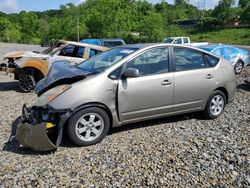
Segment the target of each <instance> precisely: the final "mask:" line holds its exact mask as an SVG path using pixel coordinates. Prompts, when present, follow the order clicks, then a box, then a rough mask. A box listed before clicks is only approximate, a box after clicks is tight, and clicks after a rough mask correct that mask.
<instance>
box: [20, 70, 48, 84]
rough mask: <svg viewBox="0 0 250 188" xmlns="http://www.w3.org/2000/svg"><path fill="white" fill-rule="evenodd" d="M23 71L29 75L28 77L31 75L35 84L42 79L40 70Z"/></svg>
mask: <svg viewBox="0 0 250 188" xmlns="http://www.w3.org/2000/svg"><path fill="white" fill-rule="evenodd" d="M23 71H24V72H26V73H28V74H30V75H32V76H33V77H34V79H35V81H36V82H38V81H39V80H41V79H43V78H44V75H43V73H42V72H41V71H40V70H38V69H36V68H33V67H24V68H23Z"/></svg>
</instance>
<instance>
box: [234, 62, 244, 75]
mask: <svg viewBox="0 0 250 188" xmlns="http://www.w3.org/2000/svg"><path fill="white" fill-rule="evenodd" d="M243 67H244V64H243V62H241V61H238V62H237V63H236V64H235V66H234V71H235V74H240V73H241V72H242V70H243Z"/></svg>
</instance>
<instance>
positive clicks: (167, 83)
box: [161, 80, 172, 86]
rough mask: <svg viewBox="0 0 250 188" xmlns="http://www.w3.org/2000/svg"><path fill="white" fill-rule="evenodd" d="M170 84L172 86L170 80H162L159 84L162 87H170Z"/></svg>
mask: <svg viewBox="0 0 250 188" xmlns="http://www.w3.org/2000/svg"><path fill="white" fill-rule="evenodd" d="M170 84H172V81H171V80H163V81H162V82H161V85H163V86H166V85H170Z"/></svg>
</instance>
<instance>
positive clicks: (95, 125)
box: [68, 107, 110, 146]
mask: <svg viewBox="0 0 250 188" xmlns="http://www.w3.org/2000/svg"><path fill="white" fill-rule="evenodd" d="M109 127H110V119H109V116H108V114H107V113H106V112H105V111H104V110H103V109H101V108H97V107H89V108H85V109H83V110H80V111H78V112H76V113H75V114H73V115H72V116H71V117H70V119H69V123H68V136H69V138H70V140H71V141H72V142H74V143H75V144H76V145H78V146H89V145H93V144H96V143H98V142H100V141H101V140H102V139H103V138H104V137H105V136H106V135H107V133H108V131H109Z"/></svg>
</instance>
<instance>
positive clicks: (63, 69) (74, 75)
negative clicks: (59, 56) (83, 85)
mask: <svg viewBox="0 0 250 188" xmlns="http://www.w3.org/2000/svg"><path fill="white" fill-rule="evenodd" d="M89 74H90V72H87V71H84V70H82V69H79V68H77V67H75V66H72V65H70V62H68V61H56V62H54V63H53V64H52V65H51V68H50V70H49V72H48V75H47V77H45V78H44V79H42V80H40V81H39V82H38V83H37V84H36V87H35V93H36V94H37V95H39V96H40V95H41V94H42V93H44V92H45V91H47V90H49V89H50V88H53V87H55V86H58V85H62V84H72V83H74V82H77V81H79V80H82V79H84V78H86V77H87V76H88V75H89Z"/></svg>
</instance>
